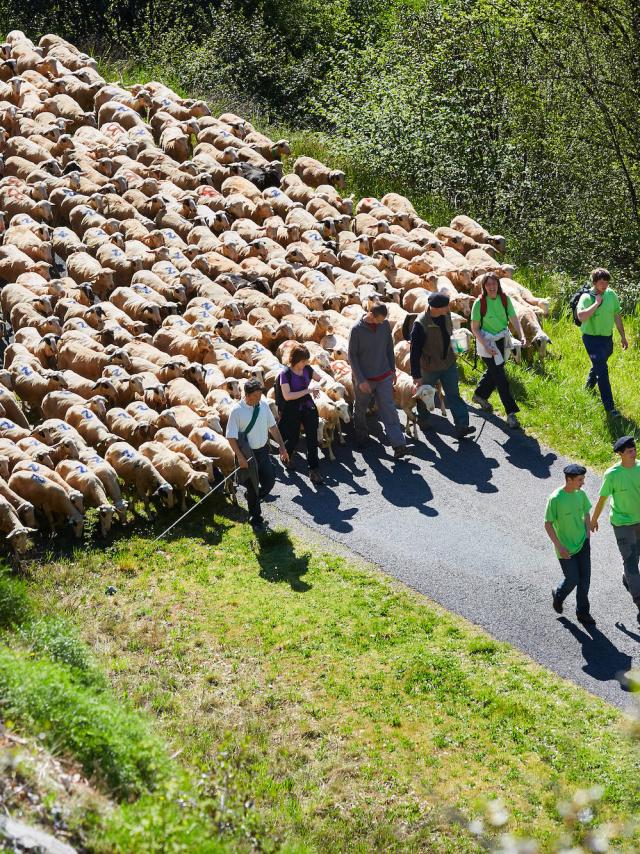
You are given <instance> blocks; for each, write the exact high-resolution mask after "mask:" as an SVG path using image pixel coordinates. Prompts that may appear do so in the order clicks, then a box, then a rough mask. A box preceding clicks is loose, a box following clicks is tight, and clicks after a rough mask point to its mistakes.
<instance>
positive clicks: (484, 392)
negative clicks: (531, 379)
mask: <svg viewBox="0 0 640 854" xmlns="http://www.w3.org/2000/svg"><path fill="white" fill-rule="evenodd" d="M495 343H496V347H497V348H498V350H500V352H501V353H502V355H503V356H504V339H502V338H501V339H499V340H498V341H496V342H495ZM482 361H483V362H484V364H485V371H484V374H483V375H482V377H481V378H480V382H479V383H478V387H477V388H476V394H477V395H478V397H483V398H484V399H485V400H489V397H490V396H491V395H492V394H493V392H494V391H495V390H496V389H497V390H498V394H499V395H500V400H501V401H502V405H503V406H504V409H505V412H506V413H507V415H511V413H512V412H519V411H520V408H519V406H518V404H517V403H516V402H515V400H514V399H513V395H512V394H511V389H510V388H509V380H508V379H507V374H506V372H505V363H504V362H503V363H502V364H501V365H496V362H495V359H485V357H484V356H483V357H482Z"/></svg>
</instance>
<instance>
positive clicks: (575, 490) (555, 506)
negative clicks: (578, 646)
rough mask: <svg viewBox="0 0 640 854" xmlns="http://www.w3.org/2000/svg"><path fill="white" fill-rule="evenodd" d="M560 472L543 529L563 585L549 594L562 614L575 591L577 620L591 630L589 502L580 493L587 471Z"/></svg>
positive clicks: (580, 468)
mask: <svg viewBox="0 0 640 854" xmlns="http://www.w3.org/2000/svg"><path fill="white" fill-rule="evenodd" d="M563 472H564V486H560V487H558V489H556V490H555V491H554V492H552V493H551V495H550V496H549V500H548V501H547V509H546V512H545V516H544V529H545V531H546V532H547V534H548V535H549V539H550V540H551V542H552V543H553V545H554V546H555V550H556V555H557V556H558V560H559V561H560V567H561V569H562V573H563V575H564V581H562V582H561V583H560V584H559V585H558V586H557V587H556V588H554V589H553V590H552V591H551V594H552V597H553V609H554V611H556V612H557V613H558V614H561V613H562V603H563V602H564V600H565V599H566V598H567V596H568V595H569V594H570V593H571V591H572V590H573V589H574V588H576V587H577V590H576V617H577V619H578V620H579V621H580V622H581V623H582V624H583V625H585V626H593V625H595V620H594V619H593V617H592V616H591V613H590V611H589V584H590V581H591V547H590V544H589V534H590V527H589V522H590V520H589V510H590V509H591V502H590V501H589V499H588V497H587V495H586V493H585V492H584V491H583V489H582V486H583V484H584V476H585V474H586V473H587V470H586V468H585V467H584V466H580V465H577V464H576V463H571V464H570V465H568V466H565V467H564V469H563Z"/></svg>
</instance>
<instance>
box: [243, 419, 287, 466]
mask: <svg viewBox="0 0 640 854" xmlns="http://www.w3.org/2000/svg"><path fill="white" fill-rule="evenodd" d="M269 433H270V434H271V438H272V439H274V440H275V442H276V444H277V446H278V448H279V450H280V459H281V460H282V462H283V463H288V462H289V454H288V453H287V449H286V448H285V446H284V442H283V441H282V436H281V434H280V430H279V429H278V425H277V424H274V425H273V427H269ZM230 441H231V440H230Z"/></svg>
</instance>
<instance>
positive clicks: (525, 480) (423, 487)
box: [265, 410, 640, 710]
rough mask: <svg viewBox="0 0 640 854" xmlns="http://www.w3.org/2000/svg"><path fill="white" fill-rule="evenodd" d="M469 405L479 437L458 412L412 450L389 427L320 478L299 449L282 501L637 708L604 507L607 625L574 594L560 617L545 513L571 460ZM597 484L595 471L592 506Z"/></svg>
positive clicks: (636, 661) (630, 638)
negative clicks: (468, 433) (382, 440)
mask: <svg viewBox="0 0 640 854" xmlns="http://www.w3.org/2000/svg"><path fill="white" fill-rule="evenodd" d="M470 411H471V423H472V424H473V425H475V426H476V427H477V429H478V438H477V441H465V442H462V443H458V442H456V441H455V439H454V438H453V427H452V425H451V423H450V422H448V421H446V420H445V419H444V418H441V417H439V416H435V417H434V416H432V421H433V424H434V429H429V430H427V431H426V432H424V433H423V432H422V431H419V441H418V442H416V443H414V444H413V445H412V455H411V456H410V457H409V458H407V459H406V461H405V460H401V461H399V462H395V461H394V460H393V459H392V457H391V456H390V454H389V453H388V452H387V450H386V449H385V447H384V446H383V445H381V444H379V441H378V439H379V436H380V434H379V433H374V438H373V441H372V443H371V446H370V447H368V448H366V449H365V450H364V451H363V452H361V451H357V450H356V449H355V448H354V447H353V445H352V444H351V443H350V442H348V443H347V444H346V445H344V446H336V449H335V453H336V461H335V462H334V463H329V462H328V461H327V462H323V463H322V466H323V467H322V471H323V474H324V475H325V476H326V478H325V479H326V485H325V486H320V487H318V489H317V490H316V489H315V488H314V487H312V485H311V484H310V482H309V479H308V477H307V476H306V464H305V462H304V460H303V459H302V458H301V456H300V455H297V456H296V469H297V472H296V471H294V472H293V473H292V474H291V475H289V474H288V473H281V475H280V477H279V480H278V482H277V484H276V488H275V490H274V495H276V496H278V500H277V502H276V506H277V507H278V508H279V509H280V510H282V511H283V512H284V513H285V514H291V515H293V516H295V517H296V518H297V519H298V520H300V521H301V522H302V523H304V524H305V525H308V526H311V527H312V528H315V529H316V530H318V531H320V532H321V533H322V534H324V535H325V536H327V537H329V538H331V539H332V540H335V541H338V542H340V543H342V544H343V545H344V546H346V547H348V548H349V549H350V550H351V551H354V552H356V553H358V554H360V555H361V556H362V557H364V558H366V559H367V560H369V561H371V562H372V563H375V564H377V565H379V566H380V567H381V568H382V569H383V570H384V571H385V572H386V573H388V574H389V575H392V576H394V577H395V578H398V579H399V580H400V581H402V582H404V583H405V584H407V585H408V586H410V587H412V588H414V589H415V590H417V591H419V592H420V593H423V594H425V595H427V596H429V597H430V598H432V599H434V600H435V601H436V602H439V603H440V604H441V605H443V606H444V607H445V608H447V609H448V610H450V611H454V612H456V613H458V614H461V615H462V616H464V617H466V618H467V619H468V620H470V621H471V622H473V623H475V624H476V625H478V626H482V627H483V628H484V629H486V630H487V631H488V632H489V633H490V634H491V635H493V636H494V637H495V638H497V639H499V640H504V641H508V642H509V643H511V644H513V645H514V646H516V647H518V648H519V649H521V650H522V651H523V652H525V653H527V655H529V656H531V658H533V659H535V660H536V661H538V662H539V663H540V664H542V665H544V666H545V667H548V668H549V669H550V670H553V671H555V672H556V673H558V674H559V675H560V676H563V677H565V678H567V679H570V680H572V681H573V682H575V683H576V684H578V685H581V686H582V687H583V688H586V689H587V690H588V691H590V692H591V693H593V694H596V695H598V696H600V697H602V698H604V699H605V700H607V701H609V702H610V703H613V704H615V705H616V706H619V707H620V708H623V709H626V710H630V709H632V707H633V698H632V695H631V694H630V693H629V692H628V691H627V690H626V689H625V688H624V687H623V684H621V683H624V679H622V678H621V674H623V673H625V672H627V671H628V670H630V669H631V668H640V626H639V625H638V623H637V621H636V608H635V606H634V605H633V602H632V601H631V598H630V597H629V595H628V593H627V592H626V591H625V590H624V589H623V587H622V583H621V579H622V563H621V559H620V555H619V553H618V549H617V547H616V543H615V539H614V536H613V531H612V529H611V526H610V524H609V522H608V521H607V520H606V518H605V516H606V514H603V519H602V521H601V524H600V531H599V532H598V533H597V534H596V535H594V540H593V546H592V582H591V610H592V613H593V615H594V617H595V618H596V620H597V626H596V628H595V629H589V630H588V631H587V630H586V629H585V628H583V627H582V626H581V625H580V624H579V623H578V622H577V621H576V619H575V595H574V594H572V595H571V597H569V600H568V601H567V602H566V603H565V613H564V615H563V616H561V617H559V616H558V615H557V614H556V613H555V612H554V611H553V610H552V608H551V588H552V586H553V585H554V584H557V582H558V579H559V577H560V567H559V565H558V562H557V560H556V558H555V556H554V553H553V549H552V546H551V543H550V542H549V540H548V538H547V535H546V533H545V532H544V529H543V516H544V509H545V504H546V499H547V497H548V495H549V493H551V492H552V490H553V489H555V488H556V487H557V486H559V485H560V484H562V483H563V482H564V475H563V474H562V468H563V466H565V465H566V463H567V459H566V458H564V457H562V456H560V455H558V454H556V453H555V452H554V451H552V450H549V449H548V448H545V447H543V446H541V445H539V444H538V442H537V441H536V440H535V439H533V438H530V437H528V436H525V435H524V434H522V433H513V432H511V431H507V429H506V426H505V425H504V422H503V421H502V420H501V419H499V418H497V417H494V416H484V415H479V414H474V411H473V410H470ZM298 472H300V473H301V472H305V474H304V475H302V474H299V473H298ZM599 486H600V477H599V476H598V475H597V474H594V473H593V472H589V473H588V474H587V478H586V482H585V490H586V491H587V494H588V495H589V497H590V498H591V500H592V502H593V503H594V504H595V501H596V498H597V495H598V490H599ZM267 507H268V505H266V507H265V509H267ZM267 514H268V510H267Z"/></svg>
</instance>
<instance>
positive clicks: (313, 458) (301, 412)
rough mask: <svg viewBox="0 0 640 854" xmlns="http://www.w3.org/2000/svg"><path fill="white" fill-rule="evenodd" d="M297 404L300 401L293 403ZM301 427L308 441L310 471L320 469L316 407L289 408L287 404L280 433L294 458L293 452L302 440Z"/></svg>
mask: <svg viewBox="0 0 640 854" xmlns="http://www.w3.org/2000/svg"><path fill="white" fill-rule="evenodd" d="M291 402H292V403H294V404H297V403H298V401H291ZM300 425H302V426H303V427H304V432H305V436H306V439H307V463H308V464H309V468H310V469H317V468H318V465H319V463H318V410H317V409H316V407H315V405H314V406H312V407H311V406H303V407H302V408H300V406H298V405H295V406H289V405H288V404H286V403H285V405H284V407H283V408H282V415H281V416H280V421H279V422H278V427H279V428H280V433H281V434H282V438H283V439H284V444H285V447H286V449H287V452H288V453H289V456H290V457H291V456H293V452H294V451H295V449H296V445H297V444H298V439H299V438H300Z"/></svg>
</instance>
